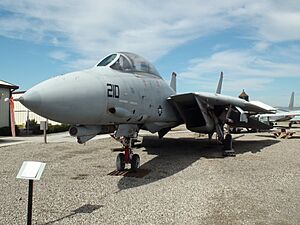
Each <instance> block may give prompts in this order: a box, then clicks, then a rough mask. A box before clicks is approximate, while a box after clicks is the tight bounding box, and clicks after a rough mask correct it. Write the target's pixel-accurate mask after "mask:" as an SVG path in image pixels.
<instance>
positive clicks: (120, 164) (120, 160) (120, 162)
mask: <svg viewBox="0 0 300 225" xmlns="http://www.w3.org/2000/svg"><path fill="white" fill-rule="evenodd" d="M116 167H117V170H118V171H122V170H124V169H125V155H124V153H119V154H118V156H117V159H116Z"/></svg>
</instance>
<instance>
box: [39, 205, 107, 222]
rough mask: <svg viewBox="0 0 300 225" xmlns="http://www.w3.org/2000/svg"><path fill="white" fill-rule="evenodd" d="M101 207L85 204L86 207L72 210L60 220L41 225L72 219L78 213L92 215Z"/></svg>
mask: <svg viewBox="0 0 300 225" xmlns="http://www.w3.org/2000/svg"><path fill="white" fill-rule="evenodd" d="M102 207H103V205H91V204H86V205H83V206H81V207H79V208H77V209H75V210H72V211H71V213H70V214H68V215H66V216H63V217H61V218H58V219H56V220H53V221H50V222H47V223H44V224H43V225H50V224H53V223H56V222H59V221H62V220H63V219H65V218H69V217H72V216H75V215H76V214H78V213H92V212H94V211H95V210H97V209H100V208H102Z"/></svg>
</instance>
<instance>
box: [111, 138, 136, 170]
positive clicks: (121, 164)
mask: <svg viewBox="0 0 300 225" xmlns="http://www.w3.org/2000/svg"><path fill="white" fill-rule="evenodd" d="M121 143H122V144H123V149H124V153H119V154H118V156H117V159H116V167H117V170H118V171H122V170H124V169H125V165H126V164H130V165H131V170H134V171H135V170H137V169H138V168H139V166H140V156H139V155H138V154H133V152H132V148H131V143H132V140H131V138H125V137H124V138H122V141H121Z"/></svg>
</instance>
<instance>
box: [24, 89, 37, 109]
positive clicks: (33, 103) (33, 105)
mask: <svg viewBox="0 0 300 225" xmlns="http://www.w3.org/2000/svg"><path fill="white" fill-rule="evenodd" d="M19 101H20V102H21V103H22V104H23V105H24V106H25V107H27V108H28V109H30V110H32V111H39V110H40V106H41V95H40V94H39V93H38V92H37V91H34V90H32V89H29V90H28V91H26V92H25V93H24V94H23V95H22V96H21V97H20V98H19Z"/></svg>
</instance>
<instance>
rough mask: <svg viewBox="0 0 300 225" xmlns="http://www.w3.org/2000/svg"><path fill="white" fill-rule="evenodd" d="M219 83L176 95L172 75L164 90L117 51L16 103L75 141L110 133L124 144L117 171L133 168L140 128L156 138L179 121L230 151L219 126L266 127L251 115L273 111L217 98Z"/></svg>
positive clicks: (142, 64)
mask: <svg viewBox="0 0 300 225" xmlns="http://www.w3.org/2000/svg"><path fill="white" fill-rule="evenodd" d="M221 83H222V79H221V80H220V82H219V85H218V88H217V93H206V92H195V93H184V94H176V74H175V73H173V74H172V80H171V84H170V86H169V85H168V84H166V82H165V81H164V80H163V79H162V78H161V76H160V75H159V73H158V72H157V70H156V69H155V67H154V66H153V65H152V64H151V63H149V62H148V61H147V60H145V59H144V58H142V57H141V56H138V55H136V54H133V53H128V52H118V53H114V54H111V55H109V56H107V57H105V58H104V59H103V60H101V61H100V62H99V63H98V64H97V65H96V66H95V67H93V68H91V69H88V70H83V71H78V72H73V73H68V74H65V75H62V76H57V77H54V78H51V79H49V80H46V81H44V82H41V83H40V84H38V85H36V86H34V87H33V88H31V89H29V90H28V91H27V92H26V93H25V94H24V95H23V96H22V97H21V98H20V101H21V103H23V104H24V105H25V106H26V107H28V108H29V109H31V110H32V111H34V112H36V113H37V114H40V115H42V116H43V117H46V118H49V119H52V120H56V121H59V122H62V123H68V124H71V125H72V127H71V128H70V130H69V133H70V135H72V136H75V137H77V140H78V143H85V142H86V141H88V140H89V139H91V138H93V137H94V136H96V135H97V134H101V133H113V132H114V137H115V138H116V139H119V140H121V141H122V144H123V146H124V153H119V155H118V156H117V160H116V167H117V170H123V169H124V168H125V164H126V163H130V164H131V168H132V169H137V168H138V167H139V163H140V158H139V156H138V155H137V154H133V152H132V148H131V141H132V139H133V138H136V137H137V135H138V132H139V130H140V129H144V130H148V131H150V132H152V133H155V132H158V135H159V137H160V138H162V137H163V136H164V135H165V134H166V133H168V131H170V129H171V128H173V127H175V126H177V125H179V124H182V123H185V124H186V127H187V129H189V130H191V131H194V132H198V133H206V134H209V135H210V136H211V135H212V134H213V133H214V132H216V133H217V135H218V138H219V140H220V141H222V142H223V143H224V149H225V150H226V151H227V150H228V151H232V148H231V146H232V138H231V135H230V134H227V135H226V136H225V135H224V125H225V124H229V125H231V126H238V127H251V128H255V129H262V128H266V127H268V128H270V126H268V125H266V124H264V123H261V122H259V121H258V120H256V119H255V118H252V116H253V115H255V114H257V113H270V112H271V111H272V110H274V108H272V107H270V106H268V105H266V104H264V103H261V102H257V101H249V102H248V101H246V100H244V99H240V98H237V97H230V96H226V95H221V94H220V92H221ZM226 151H225V152H226ZM228 151H227V153H228Z"/></svg>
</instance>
